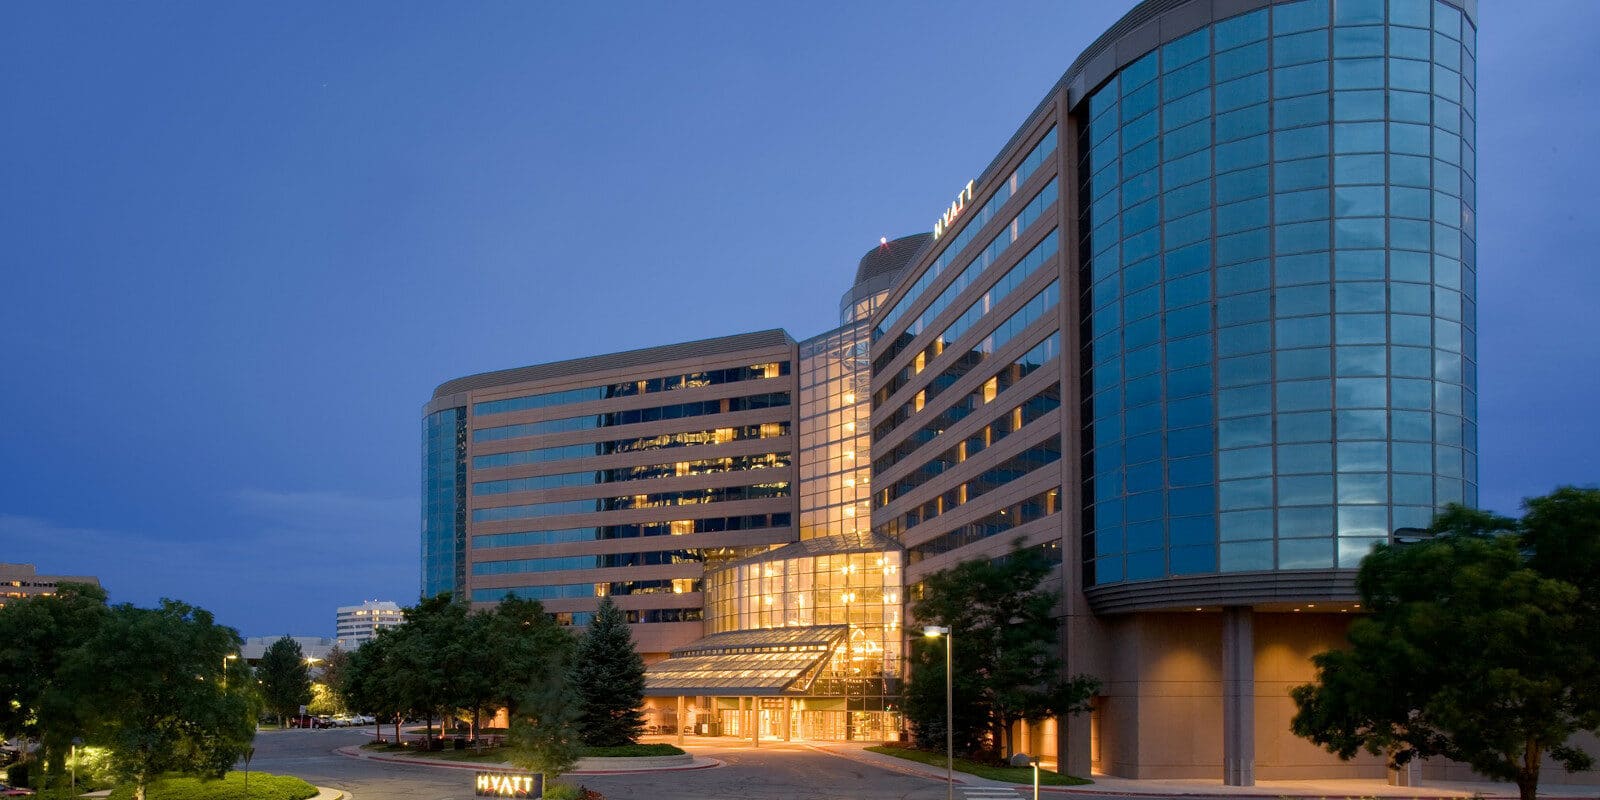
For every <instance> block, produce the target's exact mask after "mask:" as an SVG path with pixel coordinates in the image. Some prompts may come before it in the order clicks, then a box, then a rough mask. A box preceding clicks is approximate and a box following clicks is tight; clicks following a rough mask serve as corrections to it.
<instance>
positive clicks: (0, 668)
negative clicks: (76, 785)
mask: <svg viewBox="0 0 1600 800" xmlns="http://www.w3.org/2000/svg"><path fill="white" fill-rule="evenodd" d="M107 613H108V611H107V608H106V593H105V590H104V589H101V588H100V587H99V586H94V585H90V584H83V583H63V584H61V585H60V586H59V587H57V589H56V592H55V594H54V595H41V596H36V597H28V598H24V599H21V600H15V601H12V602H10V603H7V604H6V605H5V606H4V607H0V698H5V700H8V701H9V702H5V701H0V738H12V737H18V736H23V737H28V738H32V739H37V740H39V741H40V743H41V744H42V745H43V756H44V758H45V760H46V761H49V762H52V763H57V762H59V760H60V758H61V757H62V756H64V755H65V753H66V751H67V748H68V747H69V746H70V743H71V741H72V739H73V738H74V737H77V736H81V735H82V733H83V728H84V724H85V723H84V720H83V719H82V718H81V717H80V716H79V714H78V712H79V708H78V707H77V705H76V704H75V703H73V702H72V701H71V696H70V688H69V687H63V686H62V684H61V674H60V673H61V666H62V664H63V663H65V662H66V660H67V658H68V657H69V656H70V654H71V653H72V652H73V650H75V649H76V648H78V647H80V646H82V645H83V643H84V642H87V641H88V640H90V639H91V638H93V637H94V635H95V634H96V633H97V632H98V631H99V629H100V626H101V625H102V624H103V623H104V621H105V618H106V615H107ZM64 689H67V691H63V690H64Z"/></svg>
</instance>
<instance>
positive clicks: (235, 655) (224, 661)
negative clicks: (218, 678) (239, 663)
mask: <svg viewBox="0 0 1600 800" xmlns="http://www.w3.org/2000/svg"><path fill="white" fill-rule="evenodd" d="M238 657H239V654H238V653H229V654H227V655H225V656H223V657H222V688H224V689H226V688H228V662H229V661H233V660H235V659H237V658H238Z"/></svg>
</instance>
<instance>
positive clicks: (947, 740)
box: [922, 625, 956, 800]
mask: <svg viewBox="0 0 1600 800" xmlns="http://www.w3.org/2000/svg"><path fill="white" fill-rule="evenodd" d="M922 635H923V636H926V637H928V638H930V639H937V638H939V637H940V636H943V637H944V796H945V800H955V795H956V729H955V673H954V672H952V671H951V651H952V650H954V649H955V644H956V636H955V634H954V633H953V632H951V630H950V628H949V626H944V625H928V626H926V627H924V628H923V629H922Z"/></svg>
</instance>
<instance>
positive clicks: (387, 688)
mask: <svg viewBox="0 0 1600 800" xmlns="http://www.w3.org/2000/svg"><path fill="white" fill-rule="evenodd" d="M402 627H403V626H402ZM395 630H397V629H388V630H380V631H378V636H377V638H374V639H369V640H367V641H366V642H363V643H362V645H361V646H360V647H358V648H356V650H355V652H353V653H351V654H350V664H349V666H348V667H347V668H346V669H345V671H344V677H343V678H342V683H343V685H344V688H343V690H342V691H343V692H344V697H345V702H346V703H348V704H349V706H350V707H351V708H353V709H355V710H357V711H361V712H363V713H371V714H372V715H374V716H376V717H378V718H380V719H388V720H391V721H393V722H394V737H395V741H399V740H400V722H401V720H402V719H403V718H404V716H405V712H406V711H408V710H409V709H408V708H407V707H406V706H405V704H404V702H403V700H402V699H401V697H400V693H399V691H398V690H397V689H396V688H395V684H396V680H395V676H394V672H395V667H394V661H393V653H394V644H395V643H396V642H398V641H399V637H400V636H401V634H396V633H395V632H394V631H395Z"/></svg>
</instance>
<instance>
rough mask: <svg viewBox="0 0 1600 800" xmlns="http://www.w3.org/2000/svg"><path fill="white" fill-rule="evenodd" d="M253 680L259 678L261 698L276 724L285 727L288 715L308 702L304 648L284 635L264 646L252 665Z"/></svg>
mask: <svg viewBox="0 0 1600 800" xmlns="http://www.w3.org/2000/svg"><path fill="white" fill-rule="evenodd" d="M256 679H257V680H259V681H261V684H260V685H261V699H262V701H263V702H264V703H266V707H267V710H268V711H271V712H272V713H273V714H274V715H275V716H277V718H278V723H279V724H280V725H283V726H287V725H288V718H289V717H291V716H293V715H295V714H298V713H300V707H301V706H303V705H306V704H307V703H310V702H311V697H312V692H311V670H310V669H309V667H308V666H307V665H306V654H305V651H304V650H302V649H300V643H299V642H297V641H295V640H294V639H292V638H290V637H288V636H284V637H283V638H281V639H278V640H277V641H275V642H273V643H272V644H270V645H267V649H266V652H264V653H262V654H261V661H260V662H259V663H257V664H256Z"/></svg>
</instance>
